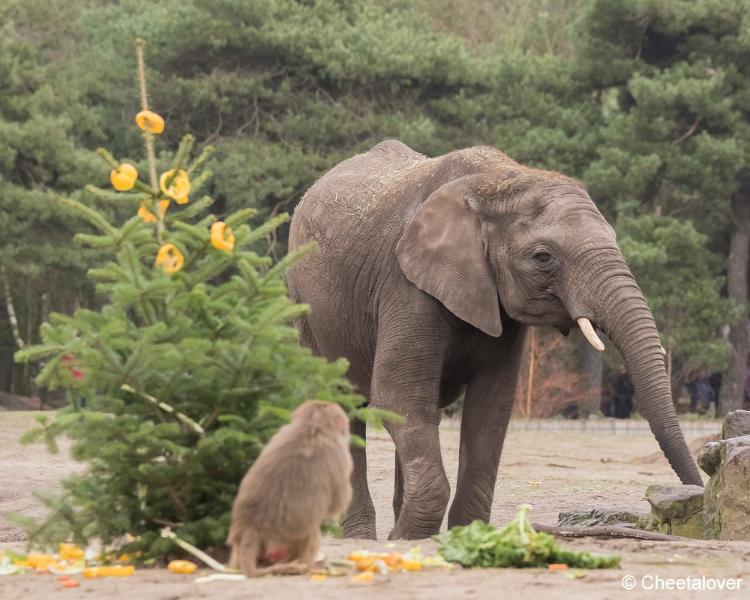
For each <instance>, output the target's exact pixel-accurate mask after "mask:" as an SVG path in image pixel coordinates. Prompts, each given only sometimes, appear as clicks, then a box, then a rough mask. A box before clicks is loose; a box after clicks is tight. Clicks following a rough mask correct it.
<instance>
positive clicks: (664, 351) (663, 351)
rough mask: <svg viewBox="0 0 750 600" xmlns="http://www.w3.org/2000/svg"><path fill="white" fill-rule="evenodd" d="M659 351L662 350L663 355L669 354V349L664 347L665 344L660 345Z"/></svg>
mask: <svg viewBox="0 0 750 600" xmlns="http://www.w3.org/2000/svg"><path fill="white" fill-rule="evenodd" d="M659 352H661V354H662V356H666V355H667V351H666V350H665V349H664V346H659Z"/></svg>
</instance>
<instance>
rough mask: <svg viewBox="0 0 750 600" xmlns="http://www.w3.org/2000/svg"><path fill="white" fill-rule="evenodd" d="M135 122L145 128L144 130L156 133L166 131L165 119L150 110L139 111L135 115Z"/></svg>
mask: <svg viewBox="0 0 750 600" xmlns="http://www.w3.org/2000/svg"><path fill="white" fill-rule="evenodd" d="M135 122H136V124H137V125H138V127H140V128H141V129H143V131H148V132H149V133H155V134H157V135H158V134H160V133H161V132H162V131H164V119H163V118H162V117H161V116H160V115H157V114H156V113H155V112H153V111H150V110H142V111H141V112H139V113H138V114H137V115H136V116H135Z"/></svg>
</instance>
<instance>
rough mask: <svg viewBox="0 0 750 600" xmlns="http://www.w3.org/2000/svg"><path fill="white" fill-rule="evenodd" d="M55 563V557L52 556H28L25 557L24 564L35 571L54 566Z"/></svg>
mask: <svg viewBox="0 0 750 600" xmlns="http://www.w3.org/2000/svg"><path fill="white" fill-rule="evenodd" d="M56 562H57V557H56V556H55V555H54V554H28V555H27V556H26V563H27V564H28V565H29V566H30V567H31V568H32V569H37V568H39V567H44V570H45V571H46V570H47V567H49V566H50V565H54V564H55V563H56Z"/></svg>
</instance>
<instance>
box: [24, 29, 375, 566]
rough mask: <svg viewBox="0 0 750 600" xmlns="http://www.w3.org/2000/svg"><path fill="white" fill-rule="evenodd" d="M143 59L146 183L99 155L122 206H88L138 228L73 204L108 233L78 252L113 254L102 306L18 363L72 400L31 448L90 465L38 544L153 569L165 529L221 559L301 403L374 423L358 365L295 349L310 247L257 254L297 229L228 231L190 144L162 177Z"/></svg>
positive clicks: (100, 273)
mask: <svg viewBox="0 0 750 600" xmlns="http://www.w3.org/2000/svg"><path fill="white" fill-rule="evenodd" d="M136 49H137V57H138V65H139V79H140V86H141V103H142V106H141V109H142V110H141V111H140V112H139V113H138V115H137V116H136V118H135V120H136V123H137V125H138V126H139V127H140V128H141V130H142V133H143V137H144V140H145V148H146V159H147V160H146V165H147V170H148V173H147V177H146V179H145V181H144V180H143V179H141V178H140V177H139V173H138V170H137V168H136V166H135V165H133V164H130V163H127V162H125V163H122V162H120V161H118V160H116V159H115V158H114V157H112V156H111V155H110V154H109V153H108V152H107V151H106V150H103V149H100V150H98V154H99V155H100V156H101V157H102V158H103V159H104V161H106V162H107V163H108V164H109V167H110V168H111V173H110V180H111V183H112V186H113V188H114V191H112V190H104V189H101V188H98V187H94V186H88V187H87V188H86V189H87V192H88V193H87V194H86V195H85V196H83V198H85V199H90V198H98V199H99V200H100V201H105V202H109V203H111V202H115V203H117V205H118V206H121V205H123V204H127V203H129V204H130V205H131V206H132V212H133V213H135V212H136V211H137V214H135V216H133V217H132V218H130V219H129V220H127V221H126V222H125V223H123V224H122V225H121V226H116V225H115V224H113V223H112V222H110V220H109V219H108V218H107V216H106V215H105V213H109V212H115V213H116V212H117V211H111V210H109V211H107V210H101V209H99V208H97V207H96V206H95V205H94V204H93V203H92V202H89V201H88V200H86V201H80V200H74V199H69V198H66V199H61V200H60V202H62V203H63V204H64V205H65V206H67V207H68V208H69V209H70V210H71V211H73V212H74V213H76V214H78V215H79V216H80V217H81V218H82V219H85V220H86V221H88V222H89V223H90V224H91V225H92V226H93V227H94V228H95V229H96V230H97V233H95V234H88V233H87V234H78V235H77V236H76V239H77V241H78V242H80V243H81V244H84V245H86V246H88V247H90V248H93V249H95V250H96V251H97V252H98V253H100V256H101V264H100V266H97V267H96V268H92V269H91V270H90V271H89V276H90V277H91V278H92V279H94V280H95V282H96V286H97V291H98V293H99V294H100V296H101V297H102V298H103V303H102V306H101V308H99V309H98V310H90V309H79V310H78V311H77V312H75V313H74V314H73V315H64V314H53V315H52V316H51V318H50V320H49V322H48V323H45V324H44V325H43V326H42V331H41V336H42V340H43V343H42V344H40V345H37V346H34V347H27V348H25V349H24V350H22V351H19V352H18V353H17V354H16V358H17V360H19V361H38V362H40V363H41V364H42V365H43V366H42V368H41V370H40V374H39V376H38V378H37V382H38V384H39V385H42V386H46V387H49V388H51V389H55V388H61V389H63V390H65V391H66V393H67V395H68V397H69V399H70V404H69V406H68V407H67V408H65V409H63V410H61V411H59V413H58V414H57V415H56V418H55V419H54V420H52V421H48V420H47V419H46V417H44V416H40V417H39V422H40V426H39V427H38V428H37V429H35V430H33V431H32V432H29V433H28V434H27V435H26V436H25V440H26V441H35V440H40V439H44V440H45V441H46V442H47V444H48V446H49V447H50V449H51V450H52V451H54V450H55V449H56V444H55V440H56V438H57V437H58V436H60V435H64V436H67V437H68V438H69V439H70V440H71V441H72V455H73V457H74V458H75V459H76V460H78V461H82V462H84V463H85V465H86V469H85V471H83V472H82V473H81V474H79V475H76V476H74V477H71V478H69V479H67V480H65V481H64V482H63V494H62V495H61V496H55V497H51V496H47V497H45V498H44V499H45V502H46V503H47V504H48V505H49V506H50V508H51V509H52V510H51V512H50V515H49V516H48V517H47V519H46V520H45V521H44V522H42V523H39V524H36V523H35V524H29V530H30V541H31V543H34V544H37V545H48V544H52V543H57V542H60V541H65V540H72V541H75V542H77V543H79V544H84V545H85V544H88V543H89V542H90V541H92V540H100V541H101V542H102V543H104V544H105V546H110V547H117V548H120V549H123V550H125V551H128V552H139V553H141V554H140V556H142V557H143V558H144V559H149V558H155V557H162V556H165V555H168V554H170V553H172V552H174V551H175V547H174V546H173V545H172V544H173V543H172V542H171V541H170V540H168V539H164V538H162V537H160V530H161V529H162V528H163V527H171V528H172V529H173V530H174V531H175V532H176V533H177V534H179V536H180V537H182V538H183V539H185V540H187V541H189V542H191V543H193V544H195V545H197V546H200V547H204V548H217V547H223V546H224V543H225V539H226V534H227V530H228V526H229V518H230V509H231V503H232V501H233V499H234V496H235V493H236V490H237V485H238V483H239V481H240V480H241V478H242V476H243V475H244V473H245V472H246V470H247V469H248V467H249V466H250V465H251V464H252V462H253V460H254V459H255V458H256V457H257V456H258V453H259V452H260V450H261V448H262V447H263V445H264V444H265V443H266V442H267V441H268V439H269V438H270V437H271V436H272V435H273V434H274V432H275V431H276V430H277V429H278V427H279V426H280V425H282V424H283V423H284V422H285V420H286V419H287V418H288V415H289V413H290V411H291V409H293V408H294V407H295V406H296V405H298V404H299V403H300V402H302V401H304V400H305V399H307V398H311V397H315V398H318V399H321V400H327V401H333V402H338V403H340V404H342V405H344V407H345V408H346V409H347V410H348V411H349V412H350V414H351V415H352V416H353V417H357V416H359V417H360V418H362V417H364V416H367V415H368V414H369V415H370V416H372V413H368V409H362V408H357V406H358V403H359V400H360V398H359V397H358V396H356V395H355V394H354V393H353V391H352V388H351V386H350V385H349V384H348V383H347V382H346V380H345V379H344V378H343V375H344V373H345V372H346V369H347V364H346V362H345V361H343V360H340V361H338V362H333V363H330V362H327V361H326V360H324V359H322V358H318V357H315V356H313V355H312V354H311V353H310V352H309V351H308V350H307V349H304V348H302V347H300V346H299V344H298V342H297V336H296V332H295V329H294V328H293V326H292V321H293V320H294V319H295V318H296V317H298V316H299V315H301V314H303V313H304V312H305V311H306V310H307V308H306V307H305V306H302V305H295V304H293V303H292V302H291V301H290V300H289V299H288V297H287V291H286V285H285V280H284V274H285V271H286V269H287V267H289V266H290V265H291V264H293V263H294V261H296V260H298V259H299V258H300V257H301V256H302V255H303V254H304V253H305V252H307V251H309V250H310V248H307V247H306V248H301V249H300V250H299V251H295V252H294V253H291V254H289V255H287V256H286V257H285V258H283V259H282V260H280V261H278V262H277V263H276V264H272V261H271V260H270V259H269V258H268V257H266V256H264V255H263V254H262V252H261V251H260V250H259V249H260V247H261V246H262V245H263V243H264V241H265V238H266V236H268V235H269V234H270V233H271V232H273V231H274V230H275V229H276V228H277V227H279V226H280V225H281V224H282V223H284V222H285V221H286V220H287V218H288V217H287V215H279V216H276V217H274V218H272V219H270V220H268V221H267V222H265V223H263V224H261V225H259V226H255V227H253V226H251V225H250V224H249V221H250V219H251V218H252V217H253V214H254V211H253V210H252V209H247V210H239V211H237V212H234V213H233V214H230V215H227V216H225V217H224V218H223V219H221V220H219V219H218V218H217V216H216V215H213V214H210V213H209V214H206V213H207V211H208V209H209V207H210V205H211V203H212V200H211V198H210V197H208V196H202V197H201V196H200V190H201V188H202V187H203V186H204V185H205V183H206V182H207V181H208V179H209V177H210V173H209V171H208V170H207V169H206V168H205V164H206V162H207V160H208V158H209V156H210V154H211V149H210V148H205V149H203V151H202V152H200V153H199V154H198V156H197V157H195V158H192V157H193V155H194V154H195V153H194V152H193V146H194V139H193V137H192V136H191V135H186V136H185V137H184V138H183V139H182V143H181V144H180V146H179V148H178V150H177V151H176V153H175V155H174V159H173V161H172V164H171V166H170V168H168V169H166V170H164V171H163V172H162V173H161V175H158V170H157V169H158V166H159V165H158V164H157V160H156V158H155V150H154V143H155V139H156V137H157V136H158V135H159V134H160V133H161V132H162V131H163V130H164V120H163V119H162V117H161V116H159V115H158V114H157V113H155V112H153V111H151V110H150V109H149V106H148V97H147V93H146V83H145V67H144V63H143V43H142V42H140V41H139V42H137V43H136ZM196 198H198V199H196ZM105 208H106V207H105Z"/></svg>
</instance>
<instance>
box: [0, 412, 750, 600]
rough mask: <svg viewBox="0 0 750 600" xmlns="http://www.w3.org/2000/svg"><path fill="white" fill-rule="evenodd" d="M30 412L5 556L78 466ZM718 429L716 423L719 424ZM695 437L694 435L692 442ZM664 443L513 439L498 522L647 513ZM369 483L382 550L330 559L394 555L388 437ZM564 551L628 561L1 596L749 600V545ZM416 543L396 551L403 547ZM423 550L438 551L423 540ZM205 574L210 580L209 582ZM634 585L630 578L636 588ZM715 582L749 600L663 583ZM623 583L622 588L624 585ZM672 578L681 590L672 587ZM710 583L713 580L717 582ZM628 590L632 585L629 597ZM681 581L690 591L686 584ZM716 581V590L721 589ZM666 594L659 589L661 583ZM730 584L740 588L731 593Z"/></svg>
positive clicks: (0, 490)
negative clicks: (20, 521)
mask: <svg viewBox="0 0 750 600" xmlns="http://www.w3.org/2000/svg"><path fill="white" fill-rule="evenodd" d="M33 416H34V415H33V413H0V547H6V548H7V547H13V548H17V549H22V548H23V542H22V539H23V533H22V531H20V530H18V529H16V528H15V527H13V526H12V525H11V524H10V523H8V522H7V520H6V519H5V518H4V515H7V514H8V513H13V512H18V513H21V514H23V515H30V516H39V515H40V514H42V510H41V509H40V506H39V502H38V501H37V500H35V499H34V497H33V496H32V492H33V491H39V490H54V489H56V488H57V486H58V484H59V481H60V480H61V479H62V478H64V477H65V476H66V475H68V474H70V473H72V472H74V471H75V470H76V469H77V465H76V464H75V463H73V462H72V461H71V460H70V459H69V458H68V457H67V456H66V454H65V452H63V453H62V454H60V455H49V454H47V452H46V451H45V449H44V447H42V446H30V447H29V446H26V447H22V446H20V445H19V444H18V437H19V436H20V434H21V433H22V432H23V431H24V430H25V429H27V428H28V427H29V426H30V425H31V424H32V421H33ZM717 429H718V425H717ZM696 435H697V434H693V437H695V436H696ZM441 439H442V445H443V460H444V463H445V466H446V471H447V472H448V476H449V479H451V484H452V486H453V482H454V481H455V473H456V468H457V459H458V423H457V422H456V421H452V420H449V421H446V422H445V423H444V424H443V427H442V431H441ZM656 452H658V446H657V444H656V442H655V440H654V439H653V437H652V436H651V435H650V434H648V433H643V432H640V433H639V432H635V433H632V432H631V433H628V434H614V433H611V432H600V433H596V434H592V433H583V432H577V431H547V430H536V431H518V430H516V431H511V432H510V433H509V435H508V438H507V439H506V443H505V451H504V455H503V460H502V463H501V466H500V474H499V477H498V484H497V489H496V493H495V501H494V505H493V510H492V521H493V522H494V523H497V524H503V523H505V522H507V521H508V520H509V519H510V518H511V517H512V515H513V514H514V512H515V510H516V507H517V506H518V505H519V504H521V503H524V502H528V503H530V504H532V505H533V506H534V512H533V517H534V520H535V521H538V522H541V523H547V524H555V523H556V521H557V514H558V513H559V512H560V511H564V510H573V509H589V508H594V507H599V508H609V509H627V510H630V511H634V512H646V511H647V509H648V505H647V503H646V502H645V501H644V500H643V493H644V490H645V489H646V487H647V486H648V485H650V484H652V483H665V484H670V483H676V482H677V479H676V477H675V476H674V474H673V473H672V471H671V470H670V468H669V466H668V465H667V463H666V460H664V459H663V458H656V459H655V458H654V453H656ZM368 456H369V481H370V489H371V491H372V493H373V500H374V502H375V506H376V508H377V511H378V534H379V537H380V540H381V541H379V542H365V541H361V540H336V539H326V540H325V541H324V544H323V547H322V551H323V552H324V553H325V554H326V555H327V556H328V557H330V558H340V557H343V556H345V555H346V554H347V553H348V552H349V551H351V550H354V549H359V548H368V549H372V550H385V549H386V545H387V542H386V541H385V538H386V537H387V534H388V531H389V529H390V528H391V526H392V524H393V515H392V513H391V492H392V485H393V454H392V445H391V442H390V439H389V438H388V437H387V434H385V433H384V432H377V431H375V432H371V433H370V435H369V443H368ZM564 544H565V545H568V546H571V547H573V546H574V547H578V548H584V549H587V550H592V551H598V552H603V553H611V552H617V553H619V554H621V555H622V567H621V568H620V569H616V570H601V571H590V572H587V573H586V574H585V576H584V577H582V578H578V579H572V578H570V576H566V575H567V574H566V573H565V572H550V571H545V570H540V569H525V570H521V569H502V570H501V569H486V570H462V569H453V570H451V571H445V572H444V571H434V570H430V571H423V572H420V573H404V574H392V575H389V576H387V577H382V578H379V580H378V581H376V583H374V584H371V585H362V584H354V583H352V582H350V581H349V578H348V577H341V578H329V579H328V580H326V581H323V582H312V581H309V580H308V579H307V578H306V577H287V578H283V579H279V578H266V579H260V580H253V581H242V582H213V583H207V584H196V583H194V581H193V580H194V577H192V576H190V577H188V576H179V575H171V574H169V573H168V572H166V571H165V570H163V569H162V570H155V569H152V570H148V569H145V570H139V571H138V572H137V574H136V575H135V576H134V577H131V578H127V579H120V580H118V579H103V580H91V581H89V580H82V582H81V587H80V588H77V589H62V588H61V587H60V586H59V584H58V582H57V579H56V578H55V577H52V576H50V575H37V574H27V575H23V576H12V577H4V578H1V579H0V597H2V598H3V599H4V600H11V599H16V598H19V599H21V598H23V599H29V600H32V599H47V598H51V597H54V596H56V595H58V594H59V595H62V596H64V597H69V598H103V599H110V598H133V597H138V598H139V599H140V598H143V599H146V598H148V599H151V598H158V599H164V600H168V599H169V600H172V599H177V598H180V599H183V598H208V597H219V598H248V599H250V598H284V599H295V600H296V599H298V598H305V599H307V598H326V599H328V598H333V599H335V598H346V599H347V600H350V599H351V598H352V596H355V595H356V597H357V598H371V597H372V598H375V597H377V598H431V599H432V598H484V597H509V598H513V597H520V596H528V597H531V598H537V597H541V596H548V597H553V598H560V597H566V598H567V597H575V598H577V599H581V600H583V599H589V598H590V599H597V600H598V599H603V598H631V599H632V598H711V599H714V598H721V599H725V598H748V597H750V595H748V594H750V592H748V590H750V542H734V543H730V542H701V541H691V542H677V543H673V542H669V543H665V542H638V541H633V540H597V539H585V540H572V541H565V542H564ZM413 545H415V544H414V543H413V542H411V543H409V542H399V543H397V544H396V546H395V548H396V550H398V549H402V550H406V549H408V548H409V547H411V546H413ZM420 545H422V547H423V549H424V550H425V551H426V552H431V551H434V549H435V545H434V543H433V542H431V541H429V540H426V541H423V542H420ZM206 573H208V571H202V574H206ZM630 577H632V578H633V579H632V580H631V579H629V578H630ZM702 577H705V578H707V579H706V580H705V581H706V584H705V585H708V586H712V585H713V586H721V585H724V586H726V585H727V578H743V581H742V582H741V586H742V587H741V589H740V591H734V590H727V589H724V590H723V591H720V590H716V589H710V590H707V591H686V590H684V589H683V590H680V589H673V591H670V590H669V589H664V586H669V585H670V584H671V585H675V586H679V585H687V583H685V580H686V578H691V581H692V582H693V583H694V582H695V581H696V580H697V579H699V578H702ZM624 578H625V579H624ZM670 579H674V580H675V581H672V582H670ZM709 580H710V581H709ZM623 581H624V582H625V584H629V583H631V582H632V583H633V584H634V586H635V588H634V589H633V590H632V591H630V590H627V589H625V588H624V586H623ZM680 581H682V582H683V583H682V584H681V583H680ZM712 581H713V583H712ZM658 585H661V586H662V588H661V589H654V586H658ZM730 585H731V584H730Z"/></svg>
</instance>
